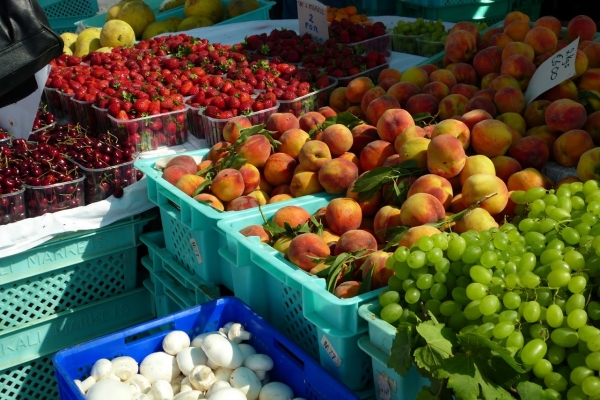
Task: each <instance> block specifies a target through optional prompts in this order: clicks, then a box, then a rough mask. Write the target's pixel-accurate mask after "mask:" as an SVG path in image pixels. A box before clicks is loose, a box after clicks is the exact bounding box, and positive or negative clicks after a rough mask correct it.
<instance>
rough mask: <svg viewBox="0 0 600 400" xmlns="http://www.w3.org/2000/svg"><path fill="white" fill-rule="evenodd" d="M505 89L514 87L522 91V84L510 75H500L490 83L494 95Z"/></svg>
mask: <svg viewBox="0 0 600 400" xmlns="http://www.w3.org/2000/svg"><path fill="white" fill-rule="evenodd" d="M505 87H513V88H515V89H519V90H521V84H520V83H519V82H518V81H517V80H516V79H515V78H513V77H512V76H509V75H500V76H498V77H496V78H495V79H493V80H492V81H491V82H490V89H492V90H493V91H494V94H495V93H496V92H497V91H499V90H500V89H502V88H505Z"/></svg>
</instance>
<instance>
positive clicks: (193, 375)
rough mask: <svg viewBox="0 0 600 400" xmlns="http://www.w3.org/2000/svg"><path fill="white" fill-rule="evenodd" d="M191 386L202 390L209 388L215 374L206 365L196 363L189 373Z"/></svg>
mask: <svg viewBox="0 0 600 400" xmlns="http://www.w3.org/2000/svg"><path fill="white" fill-rule="evenodd" d="M189 378H190V382H191V384H192V386H193V387H194V388H195V389H197V390H201V391H203V392H205V391H207V390H208V389H210V387H211V385H212V384H213V383H214V382H215V374H214V373H213V371H212V369H210V368H209V367H207V366H206V365H196V366H195V367H194V369H193V370H192V371H191V372H190V375H189Z"/></svg>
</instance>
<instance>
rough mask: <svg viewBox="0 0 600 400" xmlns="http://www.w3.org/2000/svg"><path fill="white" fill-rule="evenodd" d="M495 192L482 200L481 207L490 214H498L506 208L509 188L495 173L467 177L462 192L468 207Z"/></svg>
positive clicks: (464, 202)
mask: <svg viewBox="0 0 600 400" xmlns="http://www.w3.org/2000/svg"><path fill="white" fill-rule="evenodd" d="M493 193H497V194H496V195H495V196H493V197H490V198H489V199H487V200H485V201H484V202H482V203H481V204H480V206H479V207H481V208H483V209H485V210H486V211H487V212H489V213H490V215H496V214H498V213H499V212H501V211H502V210H504V207H506V203H507V202H508V189H507V188H506V184H505V183H504V182H503V181H502V179H500V178H498V177H497V176H495V175H489V174H475V175H472V176H470V177H468V178H467V180H466V181H465V183H464V184H463V188H462V192H461V194H462V198H463V204H464V205H465V206H466V207H470V206H471V205H473V204H475V203H477V202H478V201H479V200H481V199H483V198H484V197H485V196H488V195H490V194H493Z"/></svg>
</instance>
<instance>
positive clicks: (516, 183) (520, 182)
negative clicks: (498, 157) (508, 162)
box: [506, 168, 546, 191]
mask: <svg viewBox="0 0 600 400" xmlns="http://www.w3.org/2000/svg"><path fill="white" fill-rule="evenodd" d="M506 186H507V188H508V190H511V191H512V190H525V191H527V190H528V189H531V188H532V187H537V186H541V187H545V186H546V181H545V180H544V176H543V175H542V173H541V172H540V171H538V170H537V169H535V168H525V169H523V170H522V171H519V172H515V173H514V174H512V175H511V176H510V177H509V178H508V182H507V183H506Z"/></svg>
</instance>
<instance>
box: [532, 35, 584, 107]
mask: <svg viewBox="0 0 600 400" xmlns="http://www.w3.org/2000/svg"><path fill="white" fill-rule="evenodd" d="M578 45H579V38H577V39H575V40H574V41H572V42H571V43H569V44H568V45H567V46H565V47H563V48H562V49H560V51H558V52H556V54H554V55H553V56H552V57H550V58H549V59H547V60H546V61H544V63H543V64H542V65H540V66H539V67H538V69H537V70H536V71H535V73H534V74H533V76H532V77H531V81H529V86H528V87H527V91H526V92H525V101H526V102H527V104H529V103H531V102H532V101H533V100H535V98H536V97H538V96H539V95H540V94H542V93H544V92H545V91H546V90H548V89H551V88H553V87H554V86H556V85H558V84H559V83H561V82H563V81H565V80H566V79H569V78H570V77H572V76H573V75H575V55H576V54H577V46H578Z"/></svg>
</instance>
